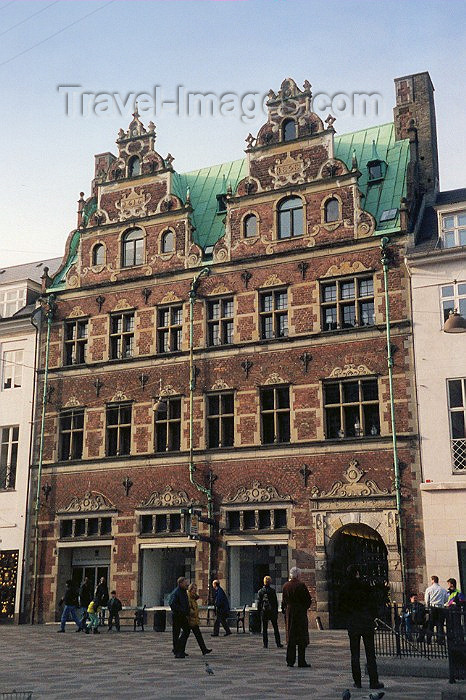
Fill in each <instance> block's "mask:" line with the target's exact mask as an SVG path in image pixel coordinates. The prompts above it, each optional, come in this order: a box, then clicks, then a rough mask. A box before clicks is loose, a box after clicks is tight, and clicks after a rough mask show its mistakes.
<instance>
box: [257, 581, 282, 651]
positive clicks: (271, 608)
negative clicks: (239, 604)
mask: <svg viewBox="0 0 466 700" xmlns="http://www.w3.org/2000/svg"><path fill="white" fill-rule="evenodd" d="M271 583H272V579H271V577H270V576H264V585H263V586H262V588H261V589H260V591H259V593H258V594H257V608H258V610H259V615H260V617H261V621H262V641H263V642H264V649H267V647H268V646H269V638H268V630H267V628H268V626H269V621H270V622H271V623H272V627H273V631H274V634H275V643H276V645H277V647H278V649H281V648H282V647H283V644H282V643H281V641H280V631H279V629H278V622H277V621H278V600H277V594H276V592H275V589H274V588H272V586H271V585H270V584H271Z"/></svg>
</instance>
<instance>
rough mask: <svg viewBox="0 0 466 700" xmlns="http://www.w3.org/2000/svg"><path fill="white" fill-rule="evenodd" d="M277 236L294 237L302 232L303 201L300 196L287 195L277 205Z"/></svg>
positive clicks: (282, 237)
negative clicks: (286, 197)
mask: <svg viewBox="0 0 466 700" xmlns="http://www.w3.org/2000/svg"><path fill="white" fill-rule="evenodd" d="M277 213H278V238H281V239H284V238H294V237H295V236H302V235H303V233H304V212H303V202H302V200H301V198H300V197H288V199H284V200H283V201H282V202H280V204H279V205H278V211H277Z"/></svg>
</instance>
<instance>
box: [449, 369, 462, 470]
mask: <svg viewBox="0 0 466 700" xmlns="http://www.w3.org/2000/svg"><path fill="white" fill-rule="evenodd" d="M447 386H448V411H449V415H450V437H451V452H452V461H453V471H454V472H461V473H462V474H464V473H466V430H465V425H466V379H448V380H447Z"/></svg>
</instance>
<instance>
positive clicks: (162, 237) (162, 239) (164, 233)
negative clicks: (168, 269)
mask: <svg viewBox="0 0 466 700" xmlns="http://www.w3.org/2000/svg"><path fill="white" fill-rule="evenodd" d="M169 233H171V235H172V247H171V248H170V250H164V247H165V239H166V237H167V235H168V234H169ZM159 240H160V243H159V245H160V255H172V254H173V253H174V252H175V250H176V232H175V229H174V228H173V226H167V227H166V228H164V229H163V231H162V233H161V234H160V239H159Z"/></svg>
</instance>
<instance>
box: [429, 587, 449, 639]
mask: <svg viewBox="0 0 466 700" xmlns="http://www.w3.org/2000/svg"><path fill="white" fill-rule="evenodd" d="M430 580H431V581H432V583H431V585H430V586H429V587H428V588H426V590H425V593H424V603H425V605H426V608H428V621H427V643H428V644H430V643H431V641H432V636H433V634H434V628H435V630H436V634H437V641H438V642H439V643H440V644H444V643H445V631H444V624H445V611H444V607H445V604H446V602H447V600H448V593H447V591H446V590H445V588H442V586H440V585H439V582H438V576H431V577H430Z"/></svg>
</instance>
